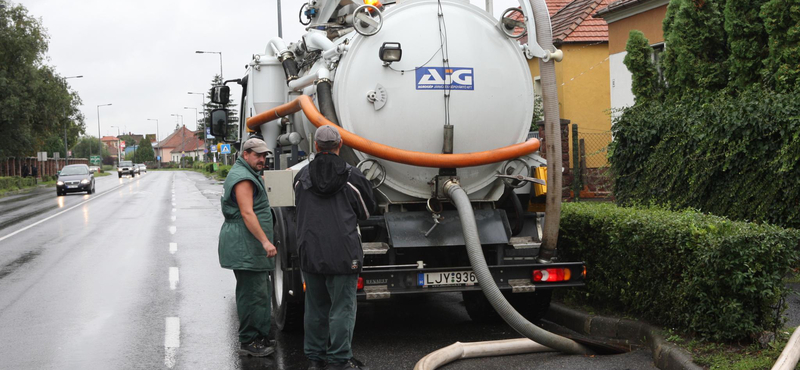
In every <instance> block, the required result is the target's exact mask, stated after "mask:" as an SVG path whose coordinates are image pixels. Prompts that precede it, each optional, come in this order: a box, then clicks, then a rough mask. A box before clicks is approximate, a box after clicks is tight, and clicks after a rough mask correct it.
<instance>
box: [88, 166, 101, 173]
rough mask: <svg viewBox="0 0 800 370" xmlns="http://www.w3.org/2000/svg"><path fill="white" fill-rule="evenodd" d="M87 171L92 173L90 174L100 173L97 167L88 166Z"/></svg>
mask: <svg viewBox="0 0 800 370" xmlns="http://www.w3.org/2000/svg"><path fill="white" fill-rule="evenodd" d="M89 171H92V173H97V172H100V167H97V166H89Z"/></svg>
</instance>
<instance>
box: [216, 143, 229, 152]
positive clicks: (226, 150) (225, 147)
mask: <svg viewBox="0 0 800 370" xmlns="http://www.w3.org/2000/svg"><path fill="white" fill-rule="evenodd" d="M219 152H220V153H222V154H231V144H224V145H222V147H221V148H220V151H219Z"/></svg>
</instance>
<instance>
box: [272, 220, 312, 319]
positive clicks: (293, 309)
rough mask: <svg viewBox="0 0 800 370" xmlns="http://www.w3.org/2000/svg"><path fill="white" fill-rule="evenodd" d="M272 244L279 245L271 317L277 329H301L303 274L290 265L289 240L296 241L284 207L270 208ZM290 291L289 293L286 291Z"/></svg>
mask: <svg viewBox="0 0 800 370" xmlns="http://www.w3.org/2000/svg"><path fill="white" fill-rule="evenodd" d="M272 211H273V214H272V215H273V218H272V220H273V230H274V235H273V241H272V242H273V244H274V245H275V248H277V249H278V255H277V256H276V257H275V270H274V271H272V273H271V274H270V277H271V278H272V309H273V313H272V316H273V321H274V322H275V326H277V327H278V330H281V331H286V332H292V331H302V330H303V315H304V311H305V307H304V303H305V302H304V296H303V295H304V294H305V293H304V292H303V283H302V280H303V278H302V276H301V273H300V269H299V268H293V269H290V267H292V266H291V263H292V258H291V255H290V253H291V252H290V250H293V249H295V248H289V247H290V245H289V243H293V242H295V241H296V238H294V237H293V235H289V234H290V233H294V232H295V231H294V230H295V229H294V227H292V226H293V225H291V226H290V225H289V222H288V221H290V220H289V219H288V218H289V217H291V216H290V215H289V214H288V213H289V212H287V210H286V209H283V208H273V209H272ZM289 292H292V294H289Z"/></svg>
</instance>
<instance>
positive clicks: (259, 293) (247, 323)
mask: <svg viewBox="0 0 800 370" xmlns="http://www.w3.org/2000/svg"><path fill="white" fill-rule="evenodd" d="M233 273H234V274H235V275H236V313H238V314H239V342H242V343H250V342H252V341H254V340H256V339H258V338H259V337H265V338H266V337H267V336H268V335H269V327H270V325H271V324H272V322H271V317H270V315H271V314H272V312H271V311H272V308H271V305H270V299H271V298H272V287H271V286H270V282H269V278H268V275H269V272H267V271H247V270H233Z"/></svg>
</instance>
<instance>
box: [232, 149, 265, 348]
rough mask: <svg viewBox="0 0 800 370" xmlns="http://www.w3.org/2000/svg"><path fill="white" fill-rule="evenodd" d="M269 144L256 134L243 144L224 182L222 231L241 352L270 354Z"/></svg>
mask: <svg viewBox="0 0 800 370" xmlns="http://www.w3.org/2000/svg"><path fill="white" fill-rule="evenodd" d="M269 152H270V149H269V148H268V147H267V144H266V143H265V142H264V141H263V140H261V139H257V138H252V139H248V140H247V141H245V143H244V144H243V145H242V154H241V156H240V157H239V158H238V159H237V160H236V163H235V164H234V165H233V167H232V168H231V170H230V172H229V173H228V177H227V178H226V179H225V184H224V185H223V196H222V214H223V215H224V216H225V223H223V224H222V229H221V230H220V232H219V264H220V266H222V267H223V268H226V269H231V270H233V273H234V275H235V276H236V311H237V313H238V314H239V342H240V343H241V349H240V350H239V353H240V354H243V355H250V356H258V357H263V356H269V355H270V354H272V353H273V352H274V351H275V349H274V347H273V346H271V345H270V344H271V343H270V342H269V340H268V339H267V338H268V335H269V328H270V324H271V322H270V315H271V310H270V299H271V298H272V297H271V295H272V292H271V291H270V289H271V287H270V284H269V279H268V274H269V271H272V270H274V269H275V258H274V257H275V255H276V254H277V253H278V251H277V249H275V246H274V245H272V242H270V240H271V239H272V237H273V236H272V212H271V211H270V207H269V199H267V192H266V190H265V189H264V182H263V181H262V180H261V176H259V173H260V172H261V171H262V170H264V164H265V162H266V157H267V153H269Z"/></svg>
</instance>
